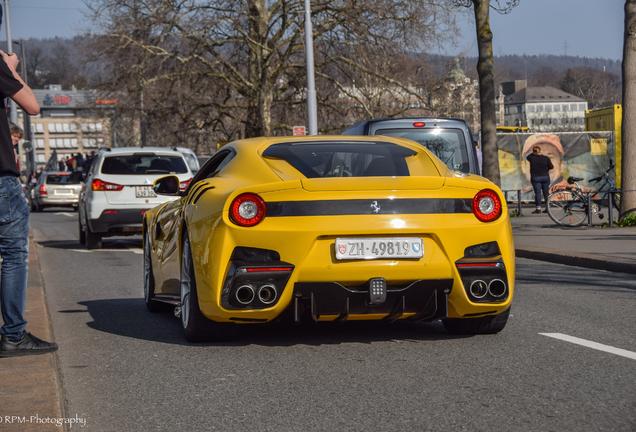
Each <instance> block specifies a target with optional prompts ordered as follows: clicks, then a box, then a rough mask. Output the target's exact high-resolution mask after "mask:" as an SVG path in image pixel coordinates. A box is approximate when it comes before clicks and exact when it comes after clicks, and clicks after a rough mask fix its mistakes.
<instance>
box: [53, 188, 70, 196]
mask: <svg viewBox="0 0 636 432" xmlns="http://www.w3.org/2000/svg"><path fill="white" fill-rule="evenodd" d="M72 193H73V190H72V189H55V191H54V194H55V195H71V194H72Z"/></svg>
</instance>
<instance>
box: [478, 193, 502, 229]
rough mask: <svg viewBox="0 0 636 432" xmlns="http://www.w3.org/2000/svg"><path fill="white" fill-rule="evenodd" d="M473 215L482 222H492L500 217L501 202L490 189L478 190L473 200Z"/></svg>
mask: <svg viewBox="0 0 636 432" xmlns="http://www.w3.org/2000/svg"><path fill="white" fill-rule="evenodd" d="M472 210H473V214H474V215H475V217H476V218H477V219H479V220H480V221H482V222H492V221H494V220H495V219H497V218H498V217H499V216H500V215H501V200H500V199H499V195H497V192H495V191H494V190H492V189H483V190H480V191H479V192H478V193H477V195H475V197H474V198H473V204H472Z"/></svg>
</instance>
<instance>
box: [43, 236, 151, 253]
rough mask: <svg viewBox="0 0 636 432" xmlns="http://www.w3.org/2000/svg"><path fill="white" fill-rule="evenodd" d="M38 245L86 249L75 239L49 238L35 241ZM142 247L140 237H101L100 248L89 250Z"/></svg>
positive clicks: (54, 247)
mask: <svg viewBox="0 0 636 432" xmlns="http://www.w3.org/2000/svg"><path fill="white" fill-rule="evenodd" d="M36 243H37V244H38V245H39V246H41V247H44V248H53V249H67V250H68V249H71V250H72V249H86V246H84V245H81V244H80V243H79V241H78V240H77V239H75V240H49V241H40V242H36ZM142 247H143V241H142V238H141V237H139V238H110V237H105V238H104V239H102V247H101V248H100V249H92V250H91V252H99V251H108V250H118V251H119V250H122V249H141V248H142ZM86 250H87V251H88V249H86Z"/></svg>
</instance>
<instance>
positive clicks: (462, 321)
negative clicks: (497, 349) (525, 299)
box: [442, 308, 510, 335]
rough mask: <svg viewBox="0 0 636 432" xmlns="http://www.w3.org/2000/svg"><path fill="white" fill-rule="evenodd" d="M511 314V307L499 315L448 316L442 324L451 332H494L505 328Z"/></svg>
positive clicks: (458, 333)
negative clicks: (475, 316)
mask: <svg viewBox="0 0 636 432" xmlns="http://www.w3.org/2000/svg"><path fill="white" fill-rule="evenodd" d="M509 316H510V308H508V309H506V310H505V311H504V312H502V313H500V314H499V315H488V316H485V317H480V318H446V319H443V320H442V324H444V328H445V329H446V331H447V332H449V333H450V334H456V335H475V334H494V333H499V332H500V331H502V330H503V328H504V327H505V326H506V323H507V322H508V317H509Z"/></svg>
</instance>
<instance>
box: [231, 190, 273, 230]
mask: <svg viewBox="0 0 636 432" xmlns="http://www.w3.org/2000/svg"><path fill="white" fill-rule="evenodd" d="M266 214H267V205H266V204H265V201H263V199H262V198H261V197H259V196H258V195H256V194H253V193H244V194H241V195H239V196H237V197H236V198H234V201H232V204H230V217H231V218H232V221H233V222H234V223H235V224H237V225H240V226H244V227H251V226H254V225H256V224H258V223H259V222H260V221H262V220H263V219H264V218H265V216H266Z"/></svg>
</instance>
